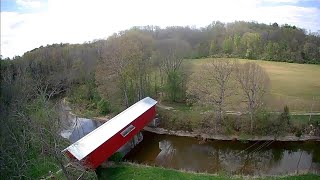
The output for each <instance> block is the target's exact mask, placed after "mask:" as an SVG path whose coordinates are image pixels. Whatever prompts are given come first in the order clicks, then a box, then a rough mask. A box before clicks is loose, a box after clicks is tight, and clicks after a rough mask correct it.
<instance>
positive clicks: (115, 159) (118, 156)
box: [108, 152, 124, 163]
mask: <svg viewBox="0 0 320 180" xmlns="http://www.w3.org/2000/svg"><path fill="white" fill-rule="evenodd" d="M123 157H124V155H123V154H122V153H121V152H116V153H114V154H113V155H112V156H111V157H110V158H109V159H108V160H109V161H113V162H115V163H119V162H121V161H122V159H123Z"/></svg>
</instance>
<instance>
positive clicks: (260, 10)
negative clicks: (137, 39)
mask: <svg viewBox="0 0 320 180" xmlns="http://www.w3.org/2000/svg"><path fill="white" fill-rule="evenodd" d="M216 20H219V21H222V22H233V21H236V20H245V21H257V22H260V23H267V24H269V23H273V22H277V23H278V24H284V23H288V24H291V25H296V26H299V27H301V28H304V29H306V30H308V31H309V30H310V31H313V32H316V31H318V30H320V0H190V1H188V0H176V1H174V0H49V1H45V0H1V52H0V53H1V55H2V56H3V57H13V56H15V55H22V54H23V53H24V52H26V51H29V50H32V49H34V48H36V47H39V46H41V45H44V46H45V45H47V44H52V43H61V42H63V43H82V42H84V41H92V40H94V39H100V38H106V37H108V36H109V35H111V34H112V33H114V32H118V31H120V30H125V29H128V28H130V27H132V26H142V25H158V26H160V27H166V26H172V25H179V26H186V25H190V26H196V27H203V26H206V25H208V24H210V23H211V22H212V21H216Z"/></svg>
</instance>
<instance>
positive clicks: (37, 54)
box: [0, 21, 320, 178]
mask: <svg viewBox="0 0 320 180" xmlns="http://www.w3.org/2000/svg"><path fill="white" fill-rule="evenodd" d="M204 57H237V58H246V59H257V60H258V59H263V60H270V61H285V62H291V63H309V64H320V35H319V34H317V33H307V32H306V31H305V30H303V29H300V28H298V27H296V26H290V25H282V26H280V25H278V24H277V23H273V24H271V25H267V24H259V23H255V22H242V21H239V22H233V23H226V24H225V23H221V22H213V23H212V24H210V25H208V26H207V27H204V28H192V27H167V28H164V29H161V28H159V27H157V26H145V27H133V28H131V29H130V30H126V31H121V32H119V33H116V34H113V35H112V36H110V37H109V38H108V39H106V40H94V41H92V42H87V43H83V44H53V45H48V46H46V47H39V48H36V49H34V50H31V51H29V52H26V53H25V54H24V55H23V56H21V57H20V56H16V57H14V58H12V59H10V58H6V59H1V61H0V62H1V79H0V80H1V95H0V100H1V103H0V111H1V114H0V119H1V122H0V123H1V124H2V125H3V126H1V138H0V142H1V152H0V153H1V154H2V155H3V156H1V160H0V163H1V164H0V165H1V171H2V172H4V174H2V172H1V174H2V175H11V176H12V175H14V176H16V177H17V178H34V177H36V176H37V174H33V171H32V168H35V167H37V165H41V163H39V162H40V160H41V162H42V161H43V162H51V161H53V162H55V164H58V165H60V167H61V168H62V167H63V165H62V159H63V157H61V155H60V154H61V153H60V150H61V148H62V147H63V144H64V143H65V141H64V140H63V139H61V137H60V136H59V134H58V133H57V132H58V129H59V117H58V116H57V113H56V112H55V110H54V109H55V107H56V102H55V100H57V99H59V98H60V97H65V96H67V97H69V101H70V102H72V103H73V104H75V105H77V106H78V109H80V112H82V113H83V115H85V116H89V117H90V116H98V115H105V114H108V113H110V112H113V113H117V112H119V111H121V110H122V109H123V108H125V107H128V106H130V105H131V104H133V103H135V102H136V101H138V100H140V99H142V98H143V97H146V96H152V97H156V98H157V97H162V96H164V97H165V99H167V100H168V101H172V102H187V101H188V100H190V99H192V98H191V97H187V96H188V94H187V93H188V92H195V91H196V90H195V89H190V88H189V89H188V84H187V83H186V78H188V77H189V74H188V72H189V71H188V68H189V67H185V66H184V64H183V63H182V62H183V60H184V59H195V58H204ZM224 66H229V64H228V63H227V64H226V65H223V64H222V65H219V66H218V68H219V67H224ZM246 66H247V67H248V68H249V69H257V70H259V71H260V72H261V74H265V73H264V72H263V70H260V69H261V68H260V67H256V66H255V65H252V64H247V65H245V66H244V67H243V68H236V70H235V71H236V72H237V73H238V75H243V74H244V73H242V72H241V71H240V70H241V69H245V68H246ZM182 68H183V69H184V71H181V69H182ZM224 70H225V69H224ZM227 75H228V74H227ZM243 76H244V75H243ZM266 76H267V75H266ZM226 77H227V76H226ZM191 78H194V81H195V82H197V81H199V80H197V77H191ZM200 78H201V77H200ZM267 79H268V78H267V77H266V78H265V79H264V80H263V81H266V82H267ZM239 81H240V82H241V79H239ZM195 86H196V85H194V86H192V87H195ZM199 98H204V99H206V97H200V96H199ZM249 98H250V97H249ZM111 102H112V103H111ZM216 104H219V103H216ZM219 105H220V106H219V107H220V108H222V105H221V102H220V104H219ZM253 106H254V107H249V108H250V109H249V111H250V112H252V113H251V114H253V113H254V112H253V111H254V108H256V105H253ZM219 111H220V112H221V109H220V110H219ZM285 111H288V110H285ZM220 116H221V115H219V118H222V117H220ZM284 116H285V115H284ZM285 118H286V117H284V119H285ZM251 121H252V117H251ZM250 129H251V131H252V129H253V124H252V122H251V128H250ZM39 154H40V155H41V157H42V156H43V157H48V158H49V159H41V158H40V157H39V158H38V159H37V158H35V157H38V155H39ZM30 158H31V159H32V158H33V159H35V160H33V161H29V160H28V159H30ZM49 167H50V168H51V167H55V166H54V165H52V166H49ZM30 168H31V169H30Z"/></svg>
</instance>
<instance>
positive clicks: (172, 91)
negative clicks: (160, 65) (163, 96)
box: [166, 71, 184, 102]
mask: <svg viewBox="0 0 320 180" xmlns="http://www.w3.org/2000/svg"><path fill="white" fill-rule="evenodd" d="M182 83H183V79H182V77H181V72H179V71H171V72H169V74H168V77H167V84H166V91H167V94H168V97H169V99H170V101H173V102H177V101H178V100H179V99H181V98H182V97H184V91H183V90H182V88H183V87H182V85H183V84H182Z"/></svg>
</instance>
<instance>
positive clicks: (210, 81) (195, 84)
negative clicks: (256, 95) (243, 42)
mask: <svg viewBox="0 0 320 180" xmlns="http://www.w3.org/2000/svg"><path fill="white" fill-rule="evenodd" d="M233 69H234V63H233V61H231V60H214V61H212V62H210V63H208V64H204V65H203V66H201V67H200V69H199V70H198V71H197V72H195V73H194V74H193V75H192V76H191V80H190V81H189V83H188V85H187V86H188V90H187V93H188V94H189V97H191V98H195V99H196V100H197V101H198V102H200V103H204V104H205V105H211V106H213V107H214V109H215V110H216V112H217V116H218V117H217V119H218V120H219V121H221V120H223V118H224V113H225V107H226V98H228V97H230V96H231V95H232V89H233V88H232V83H230V80H231V74H232V72H233ZM216 126H217V125H215V127H216ZM215 130H216V128H215Z"/></svg>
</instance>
